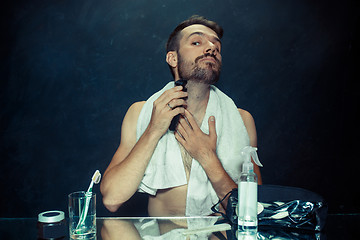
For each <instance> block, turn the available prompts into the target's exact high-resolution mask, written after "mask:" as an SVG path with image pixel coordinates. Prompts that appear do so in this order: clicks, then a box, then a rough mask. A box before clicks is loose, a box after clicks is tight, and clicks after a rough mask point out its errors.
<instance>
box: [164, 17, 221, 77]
mask: <svg viewBox="0 0 360 240" xmlns="http://www.w3.org/2000/svg"><path fill="white" fill-rule="evenodd" d="M194 24H201V25H204V26H206V27H208V28H210V29H211V30H213V31H214V32H215V33H216V34H217V35H218V37H219V38H220V39H221V38H222V36H223V33H224V30H223V29H222V27H220V26H219V25H218V24H217V23H216V22H213V21H210V20H208V19H206V18H205V17H202V16H199V15H193V16H191V17H190V18H189V19H187V20H185V21H183V22H182V23H180V24H179V25H178V26H177V27H176V28H175V29H174V31H173V32H172V33H171V34H170V36H169V39H168V41H167V43H166V52H170V51H178V50H179V48H180V39H181V34H180V32H181V30H183V29H184V28H186V27H188V26H191V25H194ZM169 67H170V71H171V74H172V75H173V76H174V73H173V71H172V68H171V66H170V65H169Z"/></svg>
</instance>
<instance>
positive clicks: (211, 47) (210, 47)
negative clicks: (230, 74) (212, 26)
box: [205, 41, 216, 55]
mask: <svg viewBox="0 0 360 240" xmlns="http://www.w3.org/2000/svg"><path fill="white" fill-rule="evenodd" d="M205 53H211V54H214V55H216V46H215V44H214V43H212V42H210V41H209V42H208V44H207V46H206V48H205Z"/></svg>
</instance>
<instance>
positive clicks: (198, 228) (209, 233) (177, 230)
mask: <svg viewBox="0 0 360 240" xmlns="http://www.w3.org/2000/svg"><path fill="white" fill-rule="evenodd" d="M217 220H218V217H201V218H200V217H199V218H196V217H195V218H132V219H129V218H127V219H119V218H114V219H109V218H107V219H101V221H102V222H101V223H100V224H101V225H102V227H101V237H102V239H103V240H117V239H134V240H137V239H139V240H141V239H145V240H147V239H171V240H177V239H179V240H180V239H181V240H183V239H219V238H218V237H217V234H218V233H219V232H221V233H222V235H223V236H224V238H223V239H226V238H225V236H226V232H225V231H217V230H219V229H217V230H216V229H212V228H218V227H219V226H216V225H214V224H215V223H216V222H217ZM100 224H99V225H100ZM220 228H221V229H223V230H226V229H229V228H230V226H229V225H227V226H226V225H221V226H220ZM214 230H215V232H213V231H214Z"/></svg>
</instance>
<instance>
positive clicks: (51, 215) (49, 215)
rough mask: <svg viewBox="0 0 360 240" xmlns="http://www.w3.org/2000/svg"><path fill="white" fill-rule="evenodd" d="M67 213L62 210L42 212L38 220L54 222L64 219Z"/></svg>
mask: <svg viewBox="0 0 360 240" xmlns="http://www.w3.org/2000/svg"><path fill="white" fill-rule="evenodd" d="M64 218H65V214H64V212H62V211H47V212H42V213H40V214H39V216H38V221H39V222H42V223H54V222H60V221H62V220H64Z"/></svg>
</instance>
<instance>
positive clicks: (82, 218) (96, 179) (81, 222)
mask: <svg viewBox="0 0 360 240" xmlns="http://www.w3.org/2000/svg"><path fill="white" fill-rule="evenodd" d="M100 179H101V174H100V171H99V170H96V171H95V173H94V175H93V176H92V178H91V182H90V186H89V188H88V190H87V191H86V193H85V197H86V202H85V206H84V209H83V210H82V212H81V215H80V219H79V222H78V225H77V226H76V231H78V230H80V229H79V228H80V226H82V225H84V222H85V219H86V216H87V213H88V210H89V204H90V199H91V195H92V188H93V186H94V183H95V184H98V183H99V182H100Z"/></svg>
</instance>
